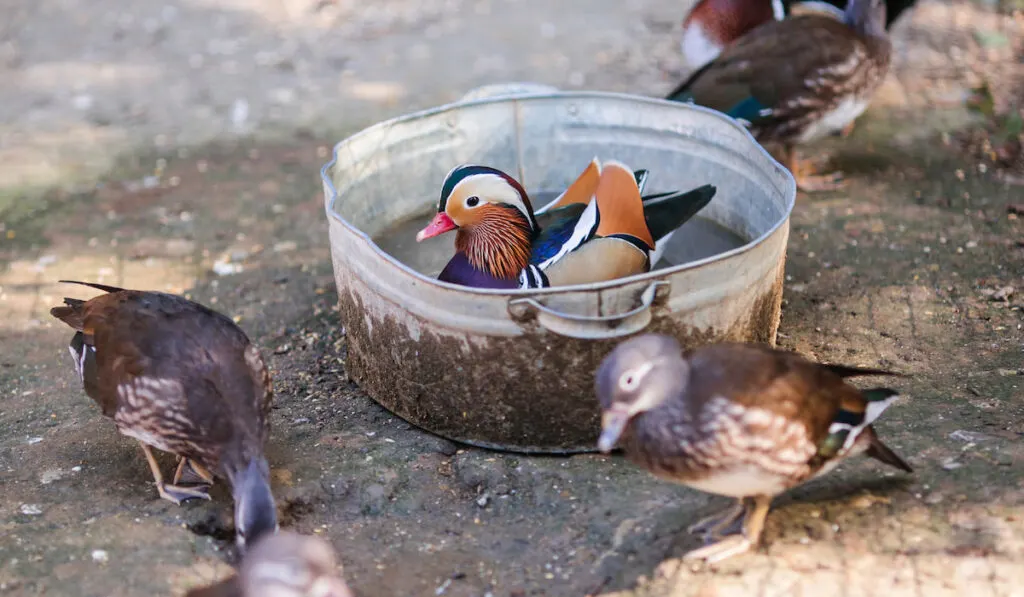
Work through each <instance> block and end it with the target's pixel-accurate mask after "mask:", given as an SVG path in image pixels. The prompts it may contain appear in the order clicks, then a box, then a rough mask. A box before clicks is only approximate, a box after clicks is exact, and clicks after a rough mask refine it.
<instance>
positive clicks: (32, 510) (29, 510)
mask: <svg viewBox="0 0 1024 597" xmlns="http://www.w3.org/2000/svg"><path fill="white" fill-rule="evenodd" d="M21 513H22V514H25V515H27V516H38V515H40V514H42V513H43V509H42V508H41V507H40V506H39V504H22V505H21Z"/></svg>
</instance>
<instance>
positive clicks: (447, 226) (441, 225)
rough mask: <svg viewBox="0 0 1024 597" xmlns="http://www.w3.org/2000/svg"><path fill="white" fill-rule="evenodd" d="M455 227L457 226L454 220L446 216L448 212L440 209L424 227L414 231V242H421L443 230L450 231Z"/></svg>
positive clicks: (441, 232)
mask: <svg viewBox="0 0 1024 597" xmlns="http://www.w3.org/2000/svg"><path fill="white" fill-rule="evenodd" d="M456 228H458V226H456V225H455V222H453V221H452V219H451V218H449V217H448V214H446V213H444V212H443V211H442V212H440V213H438V214H437V215H436V216H434V219H433V220H431V221H430V223H429V224H427V227H426V228H424V229H423V230H420V231H419V232H417V233H416V242H423V240H425V239H428V238H433V237H435V236H438V235H441V234H444V233H445V232H450V231H452V230H455V229H456Z"/></svg>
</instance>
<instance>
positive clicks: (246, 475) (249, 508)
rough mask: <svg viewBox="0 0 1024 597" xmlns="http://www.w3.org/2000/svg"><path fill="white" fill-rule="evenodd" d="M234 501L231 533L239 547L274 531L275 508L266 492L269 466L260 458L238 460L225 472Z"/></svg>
mask: <svg viewBox="0 0 1024 597" xmlns="http://www.w3.org/2000/svg"><path fill="white" fill-rule="evenodd" d="M225 472H226V473H227V477H228V480H229V481H230V483H231V494H232V495H233V496H234V498H235V532H236V534H237V535H236V539H237V542H238V544H239V546H240V547H243V548H244V547H247V546H248V545H251V544H252V542H253V541H255V540H256V539H257V538H259V537H260V536H261V535H263V534H265V533H273V532H276V531H277V508H276V506H275V505H274V495H273V494H272V493H271V491H270V466H269V465H268V464H267V461H266V459H265V458H263V457H262V456H259V457H252V458H247V459H240V462H239V464H238V465H237V466H228V467H226V471H225Z"/></svg>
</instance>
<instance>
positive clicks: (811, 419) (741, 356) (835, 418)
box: [596, 334, 912, 562]
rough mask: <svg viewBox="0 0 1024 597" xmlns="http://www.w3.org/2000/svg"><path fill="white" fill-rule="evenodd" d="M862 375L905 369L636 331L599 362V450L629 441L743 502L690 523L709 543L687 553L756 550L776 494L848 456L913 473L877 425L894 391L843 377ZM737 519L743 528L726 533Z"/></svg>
mask: <svg viewBox="0 0 1024 597" xmlns="http://www.w3.org/2000/svg"><path fill="white" fill-rule="evenodd" d="M858 375H897V374H894V373H891V372H888V371H882V370H878V369H860V368H855V367H845V366H842V365H823V364H818V363H813V362H811V361H808V360H806V359H804V358H803V357H801V356H800V355H798V354H796V353H789V352H784V351H780V350H775V349H771V348H768V347H764V346H757V345H747V344H728V343H723V344H714V345H709V346H705V347H702V348H699V349H696V350H694V351H692V352H690V353H688V354H684V353H683V351H682V350H681V348H680V346H679V343H678V342H677V341H676V340H675V339H674V338H672V337H670V336H662V335H654V334H647V335H643V336H639V337H636V338H633V339H630V340H627V341H626V342H623V343H622V344H620V345H618V346H617V347H616V348H615V349H614V350H612V352H611V353H609V355H608V356H607V357H606V358H605V360H604V361H603V362H602V363H601V366H600V367H599V368H598V371H597V377H596V388H597V396H598V399H599V401H600V404H601V410H602V419H601V425H602V431H601V436H600V439H599V440H598V448H599V449H600V450H601V451H602V452H606V453H607V452H609V451H611V449H612V448H613V447H614V446H615V445H616V444H617V443H621V444H622V445H623V447H624V449H625V452H626V455H627V456H628V457H629V459H630V460H632V461H633V462H635V463H637V464H638V465H639V466H641V467H643V468H645V469H647V470H648V471H650V472H651V473H653V474H654V475H656V476H658V477H661V478H664V479H668V480H671V481H675V482H678V483H682V484H684V485H687V486H689V487H693V488H695V489H699V490H701V491H706V492H709V493H716V494H719V495H725V496H729V497H733V498H736V500H737V504H736V505H735V506H734V507H733V508H732V509H730V510H729V511H727V512H726V513H724V514H723V515H719V516H714V517H710V518H708V519H706V520H703V521H700V522H698V523H697V524H695V525H693V526H692V527H690V531H691V532H704V534H705V535H704V538H705V542H706V543H708V545H705V546H704V547H702V548H700V549H697V550H694V551H692V552H690V553H688V554H687V555H686V556H685V558H687V559H701V560H706V561H709V562H715V561H719V560H723V559H725V558H728V557H730V556H733V555H737V554H741V553H743V552H745V551H747V550H749V549H750V548H751V547H753V546H756V545H757V543H758V541H759V539H760V537H761V531H762V530H763V528H764V521H765V517H766V516H767V514H768V509H769V507H770V505H771V501H772V498H773V497H774V496H776V495H779V494H780V493H782V492H784V491H786V490H788V489H790V488H792V487H794V486H796V485H799V484H801V483H803V482H805V481H807V480H809V479H811V478H814V477H816V476H819V475H822V474H824V473H826V472H828V471H830V470H831V469H833V468H834V467H835V466H836V465H837V464H838V463H839V462H841V461H843V460H845V459H846V458H849V457H851V456H854V455H856V454H862V453H863V454H867V455H868V456H870V457H872V458H874V459H876V460H879V461H881V462H884V463H886V464H888V465H891V466H893V467H896V468H898V469H901V470H904V471H907V472H912V470H911V468H910V466H909V465H908V464H907V463H906V462H904V461H903V460H902V459H901V458H900V457H899V456H897V455H896V454H895V453H894V452H893V451H892V450H890V449H889V448H888V447H887V446H886V445H885V444H883V443H882V441H881V440H880V439H879V438H878V435H877V434H876V433H875V430H874V428H873V427H872V423H873V422H874V421H875V420H876V419H877V418H878V416H879V415H881V414H882V411H884V410H885V409H886V407H888V406H889V405H890V404H891V403H892V402H893V401H894V400H895V399H896V397H897V394H896V392H895V391H893V390H890V389H888V388H877V389H871V390H864V391H861V390H858V389H857V388H855V387H853V386H852V385H849V384H848V383H846V382H845V381H844V378H847V377H851V376H858ZM744 514H745V516H744ZM741 516H742V517H743V525H742V532H741V533H740V534H736V535H730V536H727V537H725V538H724V539H721V540H718V539H719V538H720V537H721V536H720V534H719V533H721V532H722V531H723V530H725V529H726V528H727V527H730V526H732V525H733V524H734V523H735V522H736V521H737V520H739V519H740V518H741ZM714 540H718V541H717V542H712V541H714Z"/></svg>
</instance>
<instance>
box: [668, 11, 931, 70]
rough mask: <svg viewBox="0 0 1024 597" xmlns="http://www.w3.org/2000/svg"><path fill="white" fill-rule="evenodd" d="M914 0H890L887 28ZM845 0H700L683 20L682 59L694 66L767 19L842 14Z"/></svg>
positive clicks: (713, 55) (701, 63) (719, 52)
mask: <svg viewBox="0 0 1024 597" xmlns="http://www.w3.org/2000/svg"><path fill="white" fill-rule="evenodd" d="M914 2H915V0H890V1H889V2H888V3H887V5H888V6H887V12H888V17H887V20H886V24H885V27H886V29H888V28H890V27H891V26H892V24H893V22H894V21H895V20H896V18H897V17H899V16H900V15H901V14H902V13H903V12H904V11H905V10H906V9H908V8H910V7H911V6H913V4H914ZM845 5H846V3H845V2H844V1H843V0H828V1H822V0H804V1H797V2H794V1H792V0H700V1H699V2H697V3H696V4H695V5H694V6H693V8H692V9H691V10H690V12H689V13H688V14H687V15H686V18H685V19H684V20H683V35H682V40H681V41H680V42H679V46H680V49H681V50H682V52H683V59H684V60H685V61H686V64H687V65H688V66H689V67H690V68H691V69H693V70H696V69H698V68H700V67H702V66H704V65H705V64H707V63H708V62H711V61H712V60H714V59H715V58H717V57H718V55H719V54H721V53H722V50H723V49H724V48H726V47H728V46H729V45H730V44H732V43H733V42H735V41H736V40H737V39H739V38H741V37H743V36H744V35H746V34H747V33H748V32H749V31H751V30H752V29H754V28H755V27H757V26H758V25H763V24H764V23H767V22H768V21H773V20H774V21H781V20H782V19H784V18H786V17H788V16H792V15H801V14H811V13H820V14H824V15H826V16H832V17H834V18H837V19H842V18H843V7H844V6H845Z"/></svg>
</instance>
